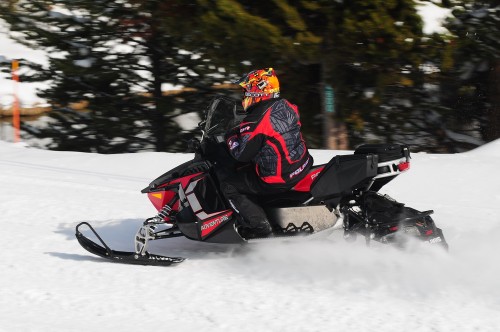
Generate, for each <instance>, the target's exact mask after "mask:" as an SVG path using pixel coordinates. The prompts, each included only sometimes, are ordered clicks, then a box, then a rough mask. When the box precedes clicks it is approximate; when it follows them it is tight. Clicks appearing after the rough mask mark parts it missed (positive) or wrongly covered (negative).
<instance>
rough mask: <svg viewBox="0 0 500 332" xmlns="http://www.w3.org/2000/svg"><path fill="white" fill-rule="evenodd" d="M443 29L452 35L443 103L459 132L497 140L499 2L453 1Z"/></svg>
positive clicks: (499, 128)
mask: <svg viewBox="0 0 500 332" xmlns="http://www.w3.org/2000/svg"><path fill="white" fill-rule="evenodd" d="M446 5H447V6H448V7H449V8H452V9H453V10H452V15H453V16H452V17H451V18H450V19H449V21H448V24H447V25H446V28H447V29H448V30H449V31H450V32H451V33H452V34H453V37H452V38H450V39H451V40H450V43H449V46H448V48H449V52H450V54H451V64H450V66H448V67H447V68H446V72H445V74H446V80H445V81H444V83H443V85H445V86H446V95H445V96H444V98H443V100H444V102H445V103H446V105H448V106H449V107H450V108H452V109H453V110H454V111H455V118H456V119H457V122H458V125H459V126H460V127H461V129H462V132H464V133H466V134H468V135H469V136H474V134H477V135H476V138H480V139H482V140H484V141H486V142H488V141H492V140H494V139H497V138H499V137H500V109H499V107H500V106H499V105H500V97H499V96H500V91H499V86H500V84H499V81H500V41H499V36H500V28H499V23H498V22H499V21H500V6H499V4H498V1H494V0H490V1H469V0H453V1H448V2H447V3H446Z"/></svg>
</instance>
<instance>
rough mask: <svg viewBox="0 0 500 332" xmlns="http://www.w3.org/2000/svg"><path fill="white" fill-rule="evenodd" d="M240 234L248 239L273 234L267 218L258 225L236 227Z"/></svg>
mask: <svg viewBox="0 0 500 332" xmlns="http://www.w3.org/2000/svg"><path fill="white" fill-rule="evenodd" d="M238 232H239V233H240V235H241V236H242V237H243V238H245V239H247V240H249V239H256V238H266V237H269V236H270V235H272V234H273V228H272V227H271V224H270V223H269V221H267V219H264V220H263V221H262V222H261V223H260V224H259V225H258V226H255V227H241V228H239V229H238Z"/></svg>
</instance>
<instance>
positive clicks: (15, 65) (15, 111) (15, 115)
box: [12, 60, 21, 143]
mask: <svg viewBox="0 0 500 332" xmlns="http://www.w3.org/2000/svg"><path fill="white" fill-rule="evenodd" d="M18 70H19V61H17V60H12V81H13V82H14V104H13V105H12V125H13V127H14V142H16V143H17V142H20V141H21V116H20V114H19V113H20V110H19V97H18V95H17V84H18V83H19V75H18V73H17V71H18Z"/></svg>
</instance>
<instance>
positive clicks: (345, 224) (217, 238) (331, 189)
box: [76, 96, 448, 266]
mask: <svg viewBox="0 0 500 332" xmlns="http://www.w3.org/2000/svg"><path fill="white" fill-rule="evenodd" d="M242 117H243V114H242V112H241V111H240V109H239V108H238V107H237V106H236V103H235V102H234V101H233V100H232V99H229V98H227V97H224V96H218V97H215V98H214V99H213V100H212V101H211V102H210V104H209V106H208V107H207V109H206V111H205V120H204V121H202V122H200V124H199V128H200V129H201V132H202V136H201V139H193V140H192V141H191V142H190V146H191V148H192V149H193V150H194V151H195V157H194V159H193V160H191V161H188V162H186V163H184V164H182V165H179V166H177V167H175V168H174V169H172V170H170V171H168V172H166V173H165V174H163V175H161V176H160V177H158V178H157V179H155V180H153V181H152V182H151V183H150V184H149V185H148V186H147V187H146V188H144V189H143V190H142V193H146V194H147V196H148V198H149V200H150V201H151V203H152V204H153V206H154V207H155V208H156V210H157V212H158V213H157V214H156V215H155V216H154V217H151V218H148V219H146V220H145V221H144V222H143V225H142V226H141V227H140V228H139V230H138V231H137V234H136V235H135V239H134V246H135V251H134V252H125V251H117V250H113V249H111V248H109V246H108V245H107V244H106V243H105V242H104V240H103V239H102V238H101V237H100V236H99V235H98V233H97V232H96V231H95V229H94V228H93V227H92V226H91V225H90V224H89V223H87V222H82V223H79V224H78V225H77V226H76V238H77V239H78V241H79V243H80V244H81V245H82V246H83V248H85V249H86V250H88V251H89V252H91V253H92V254H95V255H97V256H100V257H103V258H106V259H109V260H112V261H115V262H121V263H130V264H143V265H162V266H167V265H173V264H177V263H180V262H182V261H183V260H184V258H182V257H168V256H163V255H157V254H153V253H150V252H149V251H148V244H149V243H150V241H154V240H159V239H169V238H173V237H179V236H184V237H186V238H188V239H191V240H195V241H204V242H212V243H227V244H229V243H231V244H234V243H249V242H254V241H258V239H250V238H245V237H244V236H242V234H241V232H240V226H239V224H240V222H239V220H240V218H241V216H240V215H239V214H238V212H237V211H236V210H235V209H233V208H232V206H231V205H230V204H229V202H228V201H227V200H226V199H225V198H224V197H223V196H222V194H221V192H220V190H219V183H218V179H217V175H216V172H215V169H216V167H218V163H220V162H221V159H220V158H217V157H213V156H214V153H213V151H219V152H220V151H222V150H224V149H225V140H224V134H225V133H226V132H227V130H228V129H230V128H232V127H234V126H236V125H238V124H239V122H240V121H241V119H242ZM221 149H222V150H221ZM224 151H225V153H227V150H224ZM215 155H217V154H215ZM409 168H410V150H409V147H408V146H407V145H400V144H365V145H361V146H360V147H358V148H357V149H356V150H355V151H354V153H353V154H350V155H339V156H335V157H333V158H332V159H331V160H330V161H329V162H328V163H327V164H322V165H315V166H313V167H312V168H311V169H310V170H309V172H308V174H307V175H306V176H305V177H304V178H303V179H302V180H300V182H298V183H297V184H296V185H295V186H294V187H293V188H292V189H291V190H290V191H287V192H285V193H282V194H279V195H276V194H274V195H272V196H267V195H263V196H262V197H260V204H261V206H262V207H263V208H264V209H265V211H266V214H267V215H268V219H269V221H270V222H271V224H272V226H273V230H274V231H273V237H272V239H279V238H282V237H296V236H310V235H312V234H317V233H319V232H324V231H328V230H330V231H331V230H332V229H338V230H340V231H342V230H343V237H344V238H345V239H346V240H348V241H353V240H355V239H356V238H357V237H358V236H362V237H364V239H365V241H366V243H367V245H369V244H370V243H371V242H372V241H376V242H378V243H383V244H388V245H395V246H397V247H401V248H404V247H405V245H406V244H407V243H408V242H409V241H411V240H415V239H416V240H419V241H423V242H426V243H428V244H430V245H438V246H441V247H443V248H445V249H447V248H448V244H447V243H446V241H445V238H444V236H443V232H442V230H441V229H440V228H437V227H436V225H435V223H434V221H433V219H432V218H431V214H432V213H433V211H432V210H429V211H418V210H415V209H413V208H410V207H407V206H405V205H404V204H403V203H399V202H397V201H395V200H394V199H392V198H391V197H389V196H387V195H383V194H381V193H379V190H380V189H381V188H382V187H383V186H384V185H386V184H387V183H389V182H390V181H392V180H393V179H394V178H396V177H397V176H398V175H399V174H401V173H402V172H406V171H408V170H409ZM82 226H86V227H88V228H89V229H90V231H91V232H92V233H94V235H95V237H96V238H97V242H98V243H97V242H94V241H93V240H91V239H89V238H88V237H86V236H85V235H83V233H82V231H81V230H80V228H82ZM272 239H269V240H272Z"/></svg>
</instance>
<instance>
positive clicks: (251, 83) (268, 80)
mask: <svg viewBox="0 0 500 332" xmlns="http://www.w3.org/2000/svg"><path fill="white" fill-rule="evenodd" d="M236 83H238V84H239V85H240V86H241V87H242V88H243V100H242V102H241V103H242V105H243V109H244V110H247V108H249V107H250V106H252V105H255V104H256V103H260V102H261V101H264V100H268V99H271V98H278V97H279V96H280V83H279V81H278V77H276V74H275V73H274V69H273V68H265V69H257V70H254V71H251V72H250V73H248V74H246V75H244V76H243V77H242V78H240V79H239V80H238V81H237V82H236Z"/></svg>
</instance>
